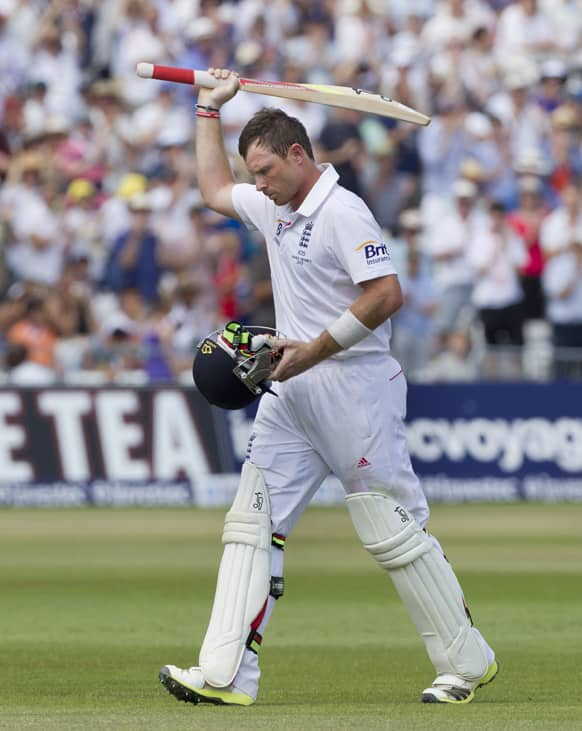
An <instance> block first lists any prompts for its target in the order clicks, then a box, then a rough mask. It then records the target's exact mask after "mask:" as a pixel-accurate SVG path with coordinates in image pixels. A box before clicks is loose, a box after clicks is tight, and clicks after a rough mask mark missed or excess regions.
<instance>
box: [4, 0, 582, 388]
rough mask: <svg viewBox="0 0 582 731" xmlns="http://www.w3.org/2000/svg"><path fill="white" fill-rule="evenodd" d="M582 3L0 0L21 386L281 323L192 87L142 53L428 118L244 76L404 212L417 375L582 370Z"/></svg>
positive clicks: (7, 235)
mask: <svg viewBox="0 0 582 731" xmlns="http://www.w3.org/2000/svg"><path fill="white" fill-rule="evenodd" d="M581 49H582V13H581V12H580V4H579V2H578V1H577V0H515V1H513V2H508V1H507V0H438V1H437V0H390V2H386V1H384V0H336V1H332V0H327V1H326V0H321V1H317V0H316V1H315V2H308V1H307V0H240V2H219V1H218V0H0V120H1V125H0V353H1V361H2V364H3V370H2V374H1V380H2V382H4V383H16V384H41V383H53V382H62V381H65V382H68V383H96V384H97V383H118V382H132V383H152V382H156V383H160V382H171V381H174V380H183V381H184V382H190V375H189V372H190V367H191V361H192V356H193V353H194V349H195V346H196V343H197V342H198V341H199V340H200V339H201V338H202V337H203V336H204V335H206V334H207V333H208V332H210V331H212V330H214V329H216V328H219V327H220V326H221V325H222V324H223V323H224V322H226V321H228V320H231V319H238V320H241V321H243V322H247V323H252V324H262V325H267V326H273V325H274V315H273V310H272V302H271V288H270V287H271V285H270V279H269V273H268V264H267V262H266V256H265V252H264V248H263V242H262V241H261V240H260V239H259V238H257V237H256V236H254V235H251V234H249V233H248V232H247V231H246V230H245V229H244V228H243V227H242V225H241V224H240V223H239V222H236V221H232V220H227V219H224V218H222V217H220V216H218V215H217V214H215V213H214V212H212V211H210V210H208V209H207V208H206V207H205V206H204V204H203V201H202V199H201V197H200V193H199V191H198V186H197V180H196V175H195V159H194V154H195V153H194V139H195V135H196V121H195V117H194V110H193V106H194V104H195V99H196V93H195V90H193V89H192V88H190V87H187V86H181V85H172V84H167V83H162V82H158V81H150V80H144V79H141V78H139V77H137V76H136V74H135V65H136V63H138V62H140V61H149V62H154V63H163V64H167V65H178V66H186V67H190V68H198V69H205V68H207V67H211V66H214V67H227V68H233V69H235V70H237V71H238V72H239V73H240V74H241V75H242V76H246V77H251V78H261V79H278V80H286V81H303V82H313V83H335V84H342V85H349V86H353V87H357V88H363V89H368V90H370V91H375V92H380V93H382V94H385V95H387V96H390V97H393V98H395V99H397V100H399V101H401V102H403V103H404V104H407V105H409V106H412V107H414V108H416V109H419V110H420V111H422V112H424V113H426V114H429V115H431V116H432V122H431V124H430V125H429V126H428V127H423V128H420V127H415V126H413V125H410V124H406V123H400V122H396V121H393V120H388V119H383V118H379V117H373V116H366V115H362V114H360V113H357V112H352V111H346V110H341V109H332V108H329V107H324V106H321V105H315V104H307V103H299V102H292V101H287V100H280V103H279V100H276V101H275V100H273V99H269V98H268V97H262V96H258V95H251V94H243V93H240V94H238V95H237V96H236V97H235V99H233V100H232V101H231V102H229V103H228V104H227V105H225V107H224V108H223V111H222V120H223V126H224V131H225V140H226V145H227V150H228V153H229V157H230V159H231V162H232V168H233V171H234V173H235V175H236V177H237V179H238V180H240V181H247V182H251V181H249V178H248V174H247V172H246V169H245V166H244V162H243V161H242V160H240V158H239V157H238V155H237V139H238V134H239V132H240V130H241V129H242V126H243V125H244V123H245V122H246V121H247V120H248V119H249V117H250V116H251V115H252V114H253V113H254V112H255V111H257V110H258V109H260V108H261V107H262V106H275V105H277V106H280V107H281V108H283V109H284V110H285V111H287V112H288V113H289V114H292V115H294V116H296V117H298V118H299V119H301V121H302V122H303V123H304V125H305V126H306V128H307V130H308V132H309V134H310V136H311V138H312V140H313V142H314V148H315V151H316V155H317V159H318V160H319V161H321V162H330V163H332V164H333V165H334V166H335V167H336V169H337V170H338V172H339V173H340V182H341V183H342V184H343V185H345V186H346V187H347V188H349V189H351V190H353V191H354V192H356V193H358V194H359V195H361V196H362V197H363V198H364V200H365V201H366V203H367V204H368V206H369V207H370V209H371V210H372V211H373V213H374V214H375V216H376V218H377V219H378V221H379V223H380V225H381V226H382V228H383V229H384V230H385V234H386V240H387V243H388V246H389V250H390V252H391V255H392V258H393V259H394V262H395V265H396V268H397V270H398V272H399V276H400V279H401V283H402V287H403V291H404V293H405V304H404V306H403V308H402V310H401V311H400V312H399V313H398V314H397V316H396V317H395V318H394V320H393V349H394V354H395V356H396V357H397V358H399V359H400V360H401V362H402V364H403V366H404V368H405V370H406V372H407V374H408V376H409V378H410V379H411V380H418V381H423V382H429V381H439V380H472V379H476V378H485V379H488V378H492V379H499V378H502V379H514V378H518V379H522V378H531V379H536V380H544V379H550V378H575V379H579V378H581V377H582V50H581Z"/></svg>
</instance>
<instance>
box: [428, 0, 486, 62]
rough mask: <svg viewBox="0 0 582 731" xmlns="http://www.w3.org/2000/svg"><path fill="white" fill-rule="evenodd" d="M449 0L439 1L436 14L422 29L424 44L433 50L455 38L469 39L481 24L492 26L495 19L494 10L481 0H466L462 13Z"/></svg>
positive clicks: (440, 47) (439, 48)
mask: <svg viewBox="0 0 582 731" xmlns="http://www.w3.org/2000/svg"><path fill="white" fill-rule="evenodd" d="M454 4H456V3H451V2H449V1H448V0H445V1H444V2H441V3H439V7H438V8H437V11H436V13H435V14H434V16H433V17H432V18H431V19H430V20H428V21H427V22H426V23H425V25H424V28H423V30H422V34H421V37H422V44H423V46H425V47H427V48H429V49H430V50H433V51H439V50H441V49H442V48H444V47H445V46H446V45H447V43H448V42H449V41H450V40H452V39H454V38H461V39H463V41H467V40H468V39H469V38H470V37H471V33H472V32H473V31H474V30H475V28H478V27H479V26H485V27H487V28H490V27H492V25H493V22H494V20H495V16H494V14H493V12H492V11H491V10H490V9H489V8H488V7H487V5H486V4H485V3H483V2H480V0H466V2H465V3H464V7H463V11H462V13H459V14H457V13H455V12H454V11H453V9H452V7H451V6H452V5H454Z"/></svg>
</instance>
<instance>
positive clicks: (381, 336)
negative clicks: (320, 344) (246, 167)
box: [232, 165, 396, 358]
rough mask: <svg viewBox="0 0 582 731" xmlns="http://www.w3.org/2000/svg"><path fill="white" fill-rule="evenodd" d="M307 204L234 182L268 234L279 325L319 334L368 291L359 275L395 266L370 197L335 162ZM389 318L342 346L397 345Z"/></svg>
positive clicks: (239, 202)
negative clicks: (351, 185)
mask: <svg viewBox="0 0 582 731" xmlns="http://www.w3.org/2000/svg"><path fill="white" fill-rule="evenodd" d="M320 169H321V170H322V174H321V176H320V177H319V179H318V180H317V182H316V184H315V185H314V186H313V188H312V189H311V190H310V192H309V193H308V195H307V197H306V198H305V200H304V201H303V203H302V204H301V206H300V207H299V208H298V209H297V210H296V211H294V210H293V209H292V208H291V206H290V205H286V206H277V205H275V203H273V201H272V200H270V199H269V198H267V196H265V195H264V194H263V193H259V192H258V191H257V190H256V188H255V187H254V186H253V185H249V184H239V185H235V186H234V188H233V192H232V202H233V206H234V209H235V210H236V212H237V214H238V216H239V217H240V219H241V221H242V222H243V223H244V224H245V225H246V226H247V227H248V228H249V229H256V230H258V231H260V232H261V233H262V234H263V236H264V237H265V241H266V245H267V252H268V256H269V264H270V269H271V280H272V283H273V300H274V304H275V316H276V321H277V328H278V329H279V330H280V331H281V332H282V333H283V334H284V335H285V336H287V337H288V338H290V339H292V340H301V341H309V340H313V339H314V338H316V337H318V336H319V335H320V334H321V332H322V331H323V330H325V329H326V328H327V327H328V326H329V325H331V324H332V322H334V321H335V320H336V319H337V318H338V317H339V316H340V315H341V314H342V312H344V310H345V309H346V308H347V307H349V306H350V305H351V304H352V303H353V302H354V301H355V300H356V299H357V298H358V297H359V296H360V295H361V294H362V289H361V287H359V286H358V283H360V282H365V281H368V280H370V279H375V278H377V277H383V276H386V275H388V274H395V273H396V270H395V269H394V266H393V264H392V261H391V259H390V255H389V253H388V247H387V245H386V242H385V241H384V240H383V234H382V231H381V229H380V226H379V225H378V223H376V221H375V220H374V217H373V215H372V213H371V212H370V210H369V209H368V207H367V206H366V204H365V203H364V201H363V200H362V199H361V198H359V197H358V196H357V195H355V194H354V193H351V192H350V191H349V190H347V189H346V188H342V187H341V186H340V185H338V182H337V181H338V174H337V172H336V171H335V170H334V168H333V167H332V166H331V165H321V166H320ZM390 333H391V326H390V321H389V320H387V321H386V322H384V323H382V325H380V326H379V327H377V328H376V329H375V330H374V331H373V332H372V334H371V335H369V336H368V337H366V338H364V339H363V340H361V341H360V342H359V343H357V344H356V345H354V346H353V347H351V348H349V350H344V351H341V352H340V353H338V354H337V355H336V356H333V357H335V358H349V357H353V356H356V355H364V354H368V353H387V352H388V351H389V350H390Z"/></svg>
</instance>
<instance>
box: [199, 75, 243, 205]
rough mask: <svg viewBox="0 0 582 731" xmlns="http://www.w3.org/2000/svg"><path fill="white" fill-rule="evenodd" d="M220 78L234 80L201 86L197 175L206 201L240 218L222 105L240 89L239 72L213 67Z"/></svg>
mask: <svg viewBox="0 0 582 731" xmlns="http://www.w3.org/2000/svg"><path fill="white" fill-rule="evenodd" d="M209 73H212V74H213V75H214V76H216V78H217V79H230V80H231V83H229V84H224V85H220V86H218V87H216V88H215V89H204V88H202V89H200V93H199V95H198V101H197V104H196V176H197V178H198V186H199V188H200V193H201V194H202V198H203V199H204V202H205V203H206V205H207V206H208V207H209V208H212V209H213V210H215V211H218V213H222V214H223V215H225V216H228V217H229V218H238V216H237V214H236V211H235V210H234V207H233V205H232V187H233V185H234V182H235V181H234V177H233V174H232V170H231V167H230V163H229V161H228V157H227V154H226V150H225V148H224V138H223V135H222V127H221V124H220V108H221V107H222V105H223V104H224V103H225V102H227V101H228V100H229V99H232V97H233V96H234V95H235V94H236V93H237V91H238V88H239V81H238V76H237V74H235V73H233V72H232V71H228V70H227V69H209Z"/></svg>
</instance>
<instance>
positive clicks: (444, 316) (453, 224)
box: [424, 180, 487, 348]
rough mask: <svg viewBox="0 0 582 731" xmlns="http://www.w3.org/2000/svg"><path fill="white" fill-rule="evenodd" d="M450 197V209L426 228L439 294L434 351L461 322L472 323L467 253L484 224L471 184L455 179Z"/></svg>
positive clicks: (471, 273) (471, 279)
mask: <svg viewBox="0 0 582 731" xmlns="http://www.w3.org/2000/svg"><path fill="white" fill-rule="evenodd" d="M453 194H454V196H455V199H454V206H453V208H452V210H450V211H449V212H448V213H447V214H444V215H442V216H439V217H438V219H437V220H435V221H434V223H433V225H432V226H429V227H428V230H427V232H426V236H425V241H424V249H425V253H426V254H427V255H428V256H429V257H430V258H431V260H432V262H433V268H434V280H435V284H436V287H437V290H438V292H439V294H440V303H439V308H438V311H437V313H436V315H435V322H434V327H435V334H436V336H437V348H440V347H442V346H443V345H444V344H445V343H446V341H447V335H448V334H449V333H450V332H457V331H458V330H459V324H460V323H461V322H462V323H463V324H464V325H465V326H467V325H468V324H469V323H470V322H471V320H472V310H473V308H472V304H471V298H472V292H473V285H474V270H473V266H472V264H471V261H470V258H469V251H470V249H471V247H472V242H473V241H474V239H475V236H476V235H477V234H478V233H479V232H480V231H482V230H483V229H484V227H485V226H486V225H487V219H486V217H485V216H484V214H483V213H482V212H481V211H480V209H479V208H478V205H477V194H478V190H477V186H476V185H475V184H474V183H471V182H470V181H468V180H457V181H456V182H455V185H454V186H453Z"/></svg>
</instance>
